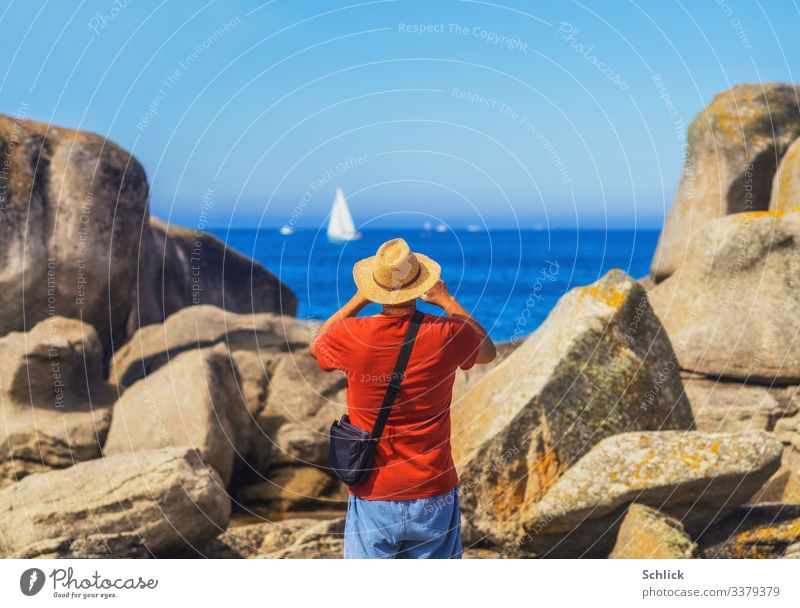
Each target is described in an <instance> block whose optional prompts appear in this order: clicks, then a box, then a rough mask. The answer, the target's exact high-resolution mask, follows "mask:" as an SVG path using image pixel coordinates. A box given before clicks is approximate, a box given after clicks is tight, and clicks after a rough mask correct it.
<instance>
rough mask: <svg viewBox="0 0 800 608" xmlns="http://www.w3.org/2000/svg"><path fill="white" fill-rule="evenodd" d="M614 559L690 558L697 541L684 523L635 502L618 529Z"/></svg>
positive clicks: (695, 548) (693, 555) (693, 554)
mask: <svg viewBox="0 0 800 608" xmlns="http://www.w3.org/2000/svg"><path fill="white" fill-rule="evenodd" d="M609 557H610V558H612V559H690V558H693V557H697V545H696V544H695V543H694V541H693V540H692V539H691V538H689V535H688V534H686V530H684V528H683V524H681V522H679V521H678V520H677V519H673V518H672V517H669V516H668V515H664V514H663V513H661V512H660V511H658V510H657V509H653V508H651V507H648V506H646V505H640V504H637V503H633V504H632V505H630V506H629V507H628V509H627V511H626V512H625V518H624V519H623V520H622V525H620V527H619V532H618V533H617V540H616V543H615V544H614V549H613V550H612V551H611V554H610V555H609Z"/></svg>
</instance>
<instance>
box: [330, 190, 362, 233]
mask: <svg viewBox="0 0 800 608" xmlns="http://www.w3.org/2000/svg"><path fill="white" fill-rule="evenodd" d="M360 238H361V233H360V232H356V227H355V226H354V225H353V216H351V215H350V209H349V208H348V207H347V199H346V198H345V197H344V192H343V191H342V189H341V188H336V196H335V197H334V198H333V207H332V208H331V218H330V220H329V221H328V240H329V241H330V242H331V243H344V242H346V241H356V240H358V239H360Z"/></svg>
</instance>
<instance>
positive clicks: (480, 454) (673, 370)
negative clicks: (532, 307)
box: [452, 271, 693, 546]
mask: <svg viewBox="0 0 800 608" xmlns="http://www.w3.org/2000/svg"><path fill="white" fill-rule="evenodd" d="M452 420H453V424H452V428H453V455H454V460H455V463H456V466H457V467H458V469H459V476H460V479H461V489H462V494H463V495H462V500H461V504H462V509H463V511H464V513H465V514H466V519H465V521H466V523H467V524H468V526H465V532H464V533H465V538H466V542H467V543H470V542H474V541H476V540H480V539H484V538H485V539H487V540H488V541H489V542H494V543H496V544H498V545H500V546H503V545H505V544H507V543H508V542H510V541H511V540H512V539H514V538H516V535H517V533H518V530H519V529H520V528H521V527H523V526H524V525H525V524H526V523H527V522H526V521H525V519H524V517H525V515H524V512H523V510H522V506H523V504H528V503H535V502H536V501H537V500H538V499H539V498H540V497H541V496H542V494H543V493H544V492H545V491H546V490H547V489H548V488H549V487H550V486H551V485H552V484H553V483H554V481H555V480H556V479H558V477H559V475H561V474H562V473H563V472H564V471H565V470H566V469H567V468H568V467H569V466H570V465H571V464H573V463H574V462H576V461H577V460H578V459H579V458H581V456H583V455H584V454H585V453H586V452H588V451H589V449H591V447H592V446H593V445H594V444H596V443H597V442H599V441H601V440H602V439H603V438H605V437H608V436H610V435H613V434H616V433H621V432H625V431H629V430H649V429H652V430H655V429H689V428H691V427H692V424H693V423H692V415H691V410H690V407H689V403H688V401H687V399H686V397H685V395H684V391H683V387H682V385H681V380H680V376H679V372H678V368H677V365H676V362H675V360H674V354H673V352H672V347H671V345H670V342H669V339H668V338H667V336H666V334H665V332H664V331H663V329H662V328H661V324H660V323H659V321H658V319H657V318H656V316H655V315H654V314H653V312H652V310H651V309H650V306H649V304H648V301H647V295H646V293H645V291H644V290H643V288H642V287H641V286H640V285H639V284H638V283H637V282H636V281H634V280H632V279H631V278H630V277H628V276H627V275H626V274H625V273H623V272H622V271H611V272H610V273H608V274H607V275H606V276H605V277H603V278H602V279H600V280H599V281H598V282H596V283H595V284H593V285H590V286H588V287H582V288H577V289H573V290H572V291H570V292H569V293H568V294H566V295H565V296H564V297H562V298H561V300H560V301H559V303H558V305H557V306H556V308H555V309H554V310H553V311H552V312H551V313H550V315H549V316H548V318H547V320H546V321H545V323H544V324H543V325H542V326H541V327H540V328H539V329H538V330H537V331H536V333H535V334H533V335H532V336H531V337H530V338H528V340H527V341H526V342H525V343H524V344H522V345H521V346H520V347H519V348H517V350H516V351H514V353H513V354H511V355H510V356H509V357H508V358H507V359H506V360H505V361H503V362H502V363H501V364H500V365H498V366H497V367H496V368H495V369H493V370H492V371H490V372H489V373H488V374H486V376H484V377H483V378H482V379H481V380H480V381H479V382H478V383H477V384H476V385H475V386H474V387H473V388H472V389H471V390H470V391H469V392H468V393H467V394H466V395H465V396H464V397H463V399H462V400H461V402H460V403H459V404H457V405H456V406H455V407H454V408H453V413H452Z"/></svg>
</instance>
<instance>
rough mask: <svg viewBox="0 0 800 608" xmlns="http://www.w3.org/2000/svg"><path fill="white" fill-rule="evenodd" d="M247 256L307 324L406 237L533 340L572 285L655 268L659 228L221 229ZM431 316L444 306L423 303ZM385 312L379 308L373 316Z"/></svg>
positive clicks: (464, 294) (499, 319) (476, 302)
mask: <svg viewBox="0 0 800 608" xmlns="http://www.w3.org/2000/svg"><path fill="white" fill-rule="evenodd" d="M208 232H209V233H211V234H213V235H215V236H217V237H218V238H220V239H221V240H223V241H224V242H225V243H226V244H228V245H229V246H231V247H233V248H234V249H236V250H237V251H239V252H241V253H243V254H245V255H248V256H250V257H252V258H254V259H255V260H257V261H258V262H259V263H261V264H263V265H264V266H265V267H266V268H268V269H269V270H270V271H271V272H273V273H274V274H275V275H276V276H277V277H278V278H280V279H281V281H283V282H284V283H285V284H286V285H288V286H289V287H290V288H291V289H292V291H294V293H295V294H296V295H297V300H298V311H297V316H298V318H302V319H308V320H314V321H323V320H325V319H326V318H327V317H328V316H330V315H331V314H332V313H333V312H335V311H336V310H337V309H338V308H339V307H340V306H341V305H342V304H344V303H345V302H346V301H347V300H348V299H349V298H350V296H352V294H353V293H354V292H355V284H354V282H353V278H352V268H353V264H354V263H355V262H356V261H358V260H360V259H362V258H365V257H368V256H371V255H374V254H375V251H376V250H377V248H378V247H379V246H380V245H381V243H383V242H385V241H387V240H389V239H391V238H396V237H402V238H404V239H405V240H406V241H407V242H408V243H409V245H410V246H411V248H412V249H413V250H414V251H419V252H420V253H424V254H425V255H428V256H429V257H431V258H433V259H434V260H436V261H437V262H439V264H441V266H442V278H443V279H444V281H445V282H446V283H447V286H448V289H449V290H450V292H451V293H452V294H453V295H455V296H456V298H458V300H459V301H460V302H461V303H462V304H463V305H464V306H465V308H466V309H467V310H468V311H470V313H471V314H473V315H474V316H475V318H476V319H478V321H480V323H481V324H483V325H484V327H486V329H487V330H488V331H489V333H490V334H491V336H492V338H493V339H495V340H497V341H508V340H513V339H515V338H520V337H523V336H527V335H529V334H530V333H532V332H533V331H535V330H536V328H537V327H539V326H540V325H541V324H542V322H543V321H544V320H545V318H547V315H548V314H549V313H550V311H551V310H552V309H553V307H554V306H555V304H556V302H558V299H559V298H560V297H561V296H562V295H564V294H565V293H566V292H568V291H569V290H570V289H572V288H574V287H577V286H581V285H587V284H590V283H593V282H594V281H596V280H597V279H599V278H600V277H602V276H603V275H604V274H606V273H607V272H608V271H609V270H611V269H612V268H619V269H621V270H624V271H625V272H627V273H628V274H629V275H630V276H632V277H634V278H640V277H642V276H645V275H647V274H648V272H649V266H650V262H651V260H652V256H653V252H654V251H655V247H656V243H657V241H658V234H659V230H656V229H621V228H620V229H616V228H614V229H612V228H610V229H607V230H604V229H592V228H588V229H569V228H556V229H550V230H534V229H529V230H513V229H503V228H500V229H490V230H479V231H470V230H467V229H447V230H445V231H444V232H437V231H435V230H433V231H425V230H422V229H420V228H419V227H416V228H415V227H408V228H380V229H378V228H375V229H367V230H363V231H362V238H361V239H359V240H355V241H348V242H345V243H341V244H334V243H330V242H328V240H327V237H326V234H325V230H324V229H322V228H320V229H313V228H299V229H297V230H296V231H295V232H294V234H292V235H290V236H284V235H281V234H280V233H279V232H278V229H277V228H272V227H263V226H262V227H261V228H230V229H229V228H219V227H218V228H211V229H209V230H208ZM420 308H421V309H423V310H425V311H426V312H432V313H437V311H438V312H440V311H439V309H438V308H436V307H434V306H430V305H427V304H424V303H421V302H420ZM378 311H379V307H378V306H377V305H372V306H369V307H367V308H366V309H365V314H374V313H376V312H378Z"/></svg>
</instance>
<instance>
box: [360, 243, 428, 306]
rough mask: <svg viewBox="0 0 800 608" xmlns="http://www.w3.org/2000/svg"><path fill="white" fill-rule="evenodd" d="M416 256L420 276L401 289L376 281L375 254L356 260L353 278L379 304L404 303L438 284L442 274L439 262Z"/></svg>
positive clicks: (418, 254) (366, 294)
mask: <svg viewBox="0 0 800 608" xmlns="http://www.w3.org/2000/svg"><path fill="white" fill-rule="evenodd" d="M414 256H415V257H416V258H417V261H418V262H419V266H420V272H419V277H417V280H416V281H414V282H413V283H411V285H406V286H405V287H401V288H400V289H386V288H385V287H381V286H380V285H378V284H377V283H376V282H375V279H374V278H373V274H372V270H373V265H374V263H375V256H372V257H369V258H365V259H363V260H360V261H359V262H356V264H355V266H353V279H354V280H355V282H356V287H358V291H360V292H361V294H362V295H364V296H365V297H366V298H367V299H368V300H370V301H371V302H375V303H377V304H402V303H403V302H410V301H411V300H416V299H417V298H418V297H420V296H421V295H422V294H423V293H425V292H426V291H428V290H429V289H430V288H431V287H433V286H434V285H435V284H436V281H438V280H439V277H440V276H441V274H442V269H441V267H440V266H439V264H437V263H436V262H434V261H433V260H432V259H430V258H429V257H428V256H426V255H422V254H421V253H415V254H414Z"/></svg>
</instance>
